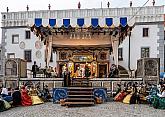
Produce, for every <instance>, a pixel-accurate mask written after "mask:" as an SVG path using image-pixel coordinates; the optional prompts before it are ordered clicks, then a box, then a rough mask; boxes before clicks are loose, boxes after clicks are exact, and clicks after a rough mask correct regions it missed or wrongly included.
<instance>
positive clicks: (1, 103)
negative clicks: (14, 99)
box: [0, 98, 11, 112]
mask: <svg viewBox="0 0 165 117" xmlns="http://www.w3.org/2000/svg"><path fill="white" fill-rule="evenodd" d="M9 108H11V105H10V104H9V103H8V102H7V101H5V100H3V99H1V98H0V112H3V111H5V110H7V109H9Z"/></svg>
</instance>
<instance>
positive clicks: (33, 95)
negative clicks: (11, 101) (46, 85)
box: [29, 86, 44, 105]
mask: <svg viewBox="0 0 165 117" xmlns="http://www.w3.org/2000/svg"><path fill="white" fill-rule="evenodd" d="M29 93H30V96H31V99H32V105H36V104H43V103H44V102H43V101H42V100H41V99H40V98H39V96H38V95H37V93H38V91H37V90H36V89H35V88H34V87H33V86H32V87H31V89H30V92H29Z"/></svg>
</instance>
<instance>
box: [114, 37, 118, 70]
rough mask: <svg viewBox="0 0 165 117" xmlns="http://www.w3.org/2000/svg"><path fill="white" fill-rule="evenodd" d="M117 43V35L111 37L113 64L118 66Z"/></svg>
mask: <svg viewBox="0 0 165 117" xmlns="http://www.w3.org/2000/svg"><path fill="white" fill-rule="evenodd" d="M118 45H119V40H118V38H117V37H112V49H113V57H114V64H115V65H116V66H117V67H118V64H119V62H118Z"/></svg>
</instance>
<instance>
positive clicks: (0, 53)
mask: <svg viewBox="0 0 165 117" xmlns="http://www.w3.org/2000/svg"><path fill="white" fill-rule="evenodd" d="M1 56H2V52H1V50H0V60H1Z"/></svg>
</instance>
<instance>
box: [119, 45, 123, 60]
mask: <svg viewBox="0 0 165 117" xmlns="http://www.w3.org/2000/svg"><path fill="white" fill-rule="evenodd" d="M119 50H121V57H119V56H120V54H119V52H120V51H119ZM118 60H119V61H122V60H123V48H118Z"/></svg>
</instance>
